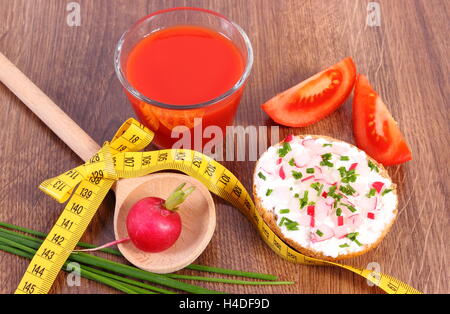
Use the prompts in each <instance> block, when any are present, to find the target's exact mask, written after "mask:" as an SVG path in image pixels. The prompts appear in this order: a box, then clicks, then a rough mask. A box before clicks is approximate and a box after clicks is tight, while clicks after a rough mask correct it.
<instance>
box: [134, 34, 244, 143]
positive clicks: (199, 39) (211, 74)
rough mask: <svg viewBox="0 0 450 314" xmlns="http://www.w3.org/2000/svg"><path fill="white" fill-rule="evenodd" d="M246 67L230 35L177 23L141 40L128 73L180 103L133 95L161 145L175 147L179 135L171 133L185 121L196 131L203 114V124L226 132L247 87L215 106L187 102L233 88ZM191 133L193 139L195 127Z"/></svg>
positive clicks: (150, 92) (141, 87)
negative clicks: (177, 24)
mask: <svg viewBox="0 0 450 314" xmlns="http://www.w3.org/2000/svg"><path fill="white" fill-rule="evenodd" d="M244 68H245V62H244V59H243V57H242V54H241V52H240V51H239V49H238V47H237V46H236V45H235V44H234V43H233V42H232V41H231V40H230V39H228V38H227V37H225V36H224V35H222V34H220V33H218V32H216V31H213V30H210V29H208V28H204V27H198V26H173V27H169V28H166V29H162V30H159V31H156V32H154V33H152V34H150V35H149V36H147V37H145V38H144V39H142V40H141V41H140V42H138V43H137V44H136V46H135V47H134V48H133V49H132V51H131V52H130V54H129V57H128V60H127V62H126V69H125V72H126V76H127V79H128V81H129V82H130V84H131V85H132V86H133V87H134V88H135V89H136V90H137V91H139V92H140V93H141V94H143V95H144V96H146V97H148V98H150V99H152V100H154V101H157V102H160V103H164V104H169V105H176V106H179V107H180V108H179V109H178V108H176V109H167V108H163V107H161V106H156V105H152V104H147V103H144V102H143V101H141V100H138V99H136V98H135V97H134V96H132V95H131V94H129V93H128V96H129V98H130V100H131V103H132V105H133V107H134V109H135V111H136V114H137V115H138V117H139V119H140V120H141V121H142V122H143V123H144V124H146V126H148V127H149V128H150V129H152V130H153V131H155V143H156V144H157V145H159V146H162V147H170V146H172V144H173V143H174V142H176V141H177V140H178V139H172V138H171V132H172V129H173V128H174V127H175V126H177V125H184V126H187V127H188V128H189V129H191V130H192V129H193V128H194V126H195V125H194V118H202V121H201V123H202V127H203V128H205V127H206V126H209V125H217V126H219V127H220V128H221V129H222V131H223V132H224V134H225V127H226V126H227V125H230V124H232V121H233V118H234V115H235V113H236V109H237V106H238V104H239V101H240V98H241V95H242V88H241V89H240V90H238V91H236V92H235V93H234V94H233V95H231V96H229V97H227V98H225V99H224V100H221V101H219V102H217V103H215V104H212V105H208V106H204V107H201V108H195V109H185V108H183V105H194V104H199V103H203V102H207V101H210V100H213V99H215V98H216V97H218V96H220V95H222V94H224V93H225V92H227V91H229V90H230V89H231V88H232V87H233V86H234V85H235V84H236V83H237V82H238V80H239V79H240V78H241V76H242V74H243V71H244ZM198 121H199V120H197V123H198ZM191 135H192V136H191V137H192V141H193V137H194V136H193V132H191ZM203 144H204V143H203ZM197 145H198V144H197ZM200 145H201V144H200ZM192 147H194V146H192Z"/></svg>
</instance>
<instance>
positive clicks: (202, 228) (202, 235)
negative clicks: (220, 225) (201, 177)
mask: <svg viewBox="0 0 450 314" xmlns="http://www.w3.org/2000/svg"><path fill="white" fill-rule="evenodd" d="M130 181H131V182H130ZM184 182H185V183H186V188H187V187H190V186H195V187H196V189H195V191H194V192H193V193H192V194H191V195H189V196H188V197H187V199H186V200H185V201H184V202H183V203H182V204H181V205H180V206H179V208H180V210H179V214H180V216H181V222H182V230H181V234H180V237H179V238H178V240H177V241H176V242H175V244H174V245H173V246H172V247H170V248H169V249H167V250H165V251H162V252H159V253H147V252H144V251H141V250H139V249H138V248H136V247H135V246H134V244H133V243H132V242H131V241H128V242H124V243H121V244H119V245H118V246H119V250H120V252H121V253H122V254H123V255H124V257H125V258H126V259H127V260H128V261H129V262H130V263H132V264H133V265H135V266H137V267H139V268H141V269H145V270H148V271H151V272H154V273H170V272H174V271H176V270H179V269H182V268H184V267H186V266H187V265H189V264H191V263H192V262H193V261H194V260H195V259H197V257H198V256H199V255H200V254H201V253H202V252H203V250H204V249H205V248H206V246H207V245H208V243H209V241H210V240H211V238H212V236H213V233H214V229H215V226H216V211H215V206H214V201H213V199H212V197H211V194H210V192H209V191H208V189H207V188H206V187H205V186H204V185H203V184H202V183H201V182H200V181H198V180H196V179H194V178H191V177H189V176H186V175H182V174H177V173H158V174H152V175H148V176H144V177H141V178H133V179H126V180H120V181H119V182H118V183H117V185H118V186H117V189H116V191H119V190H120V194H119V193H117V194H116V195H117V196H116V209H115V213H114V232H115V236H116V239H125V238H128V233H127V226H126V219H127V216H128V212H129V210H130V209H131V207H132V206H133V205H134V204H135V203H136V202H137V201H139V200H140V199H142V198H144V197H151V196H155V197H160V198H162V199H166V198H167V197H168V196H169V195H170V193H171V192H173V190H174V189H175V188H176V187H177V186H178V185H180V184H181V183H184Z"/></svg>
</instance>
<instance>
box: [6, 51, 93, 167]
mask: <svg viewBox="0 0 450 314" xmlns="http://www.w3.org/2000/svg"><path fill="white" fill-rule="evenodd" d="M0 81H1V82H2V83H3V84H5V85H6V87H8V88H9V89H10V90H11V91H12V92H13V93H14V94H15V95H16V96H17V97H18V98H19V99H20V100H21V101H22V102H23V103H24V104H25V105H26V106H27V107H28V108H30V110H31V111H33V112H34V113H35V114H36V115H37V116H38V117H39V119H41V120H42V121H43V122H44V123H45V124H46V125H47V126H48V127H49V128H50V129H51V130H52V131H53V132H55V134H56V135H57V136H58V137H59V138H60V139H61V140H62V141H63V142H64V143H66V144H67V145H68V146H69V147H70V148H71V149H72V150H73V151H74V152H75V153H76V154H77V155H78V156H80V157H81V158H82V159H83V160H88V159H89V158H91V157H92V155H94V154H95V152H97V151H98V150H99V149H100V146H99V145H98V144H97V143H96V142H95V141H94V140H93V139H92V138H91V137H90V136H89V135H88V134H87V133H86V132H84V131H83V129H82V128H80V127H79V126H78V125H77V124H76V123H75V122H74V121H73V120H72V119H71V118H70V117H69V116H68V115H67V114H65V113H64V111H62V110H61V109H60V108H59V107H58V106H57V105H56V104H55V103H54V102H53V101H52V100H51V99H50V98H49V97H48V96H47V95H45V94H44V92H42V91H41V90H40V89H39V87H37V86H36V85H35V84H34V83H33V82H32V81H30V79H28V77H26V76H25V75H24V74H23V73H22V72H21V71H20V70H19V69H18V68H17V67H16V66H15V65H14V64H12V63H11V61H9V60H8V59H7V58H6V57H5V56H4V55H3V54H2V53H0Z"/></svg>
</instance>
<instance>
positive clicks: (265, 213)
mask: <svg viewBox="0 0 450 314" xmlns="http://www.w3.org/2000/svg"><path fill="white" fill-rule="evenodd" d="M307 136H311V137H312V138H314V139H319V138H322V139H325V140H327V141H330V142H342V143H346V144H349V143H347V142H344V141H341V140H337V139H335V138H332V137H329V136H322V135H320V136H319V135H295V137H297V138H301V139H303V138H305V137H307ZM278 144H280V143H278ZM349 145H352V144H349ZM274 146H275V145H274ZM352 146H354V145H352ZM354 147H356V146H354ZM356 148H357V147H356ZM357 149H358V150H359V151H361V150H360V149H359V148H357ZM366 155H367V154H366ZM367 159H368V160H370V161H371V162H372V163H373V164H375V165H376V166H377V167H378V169H379V174H380V175H381V176H383V177H384V178H387V179H389V180H390V181H391V182H392V180H391V177H390V176H389V174H388V172H387V170H386V169H385V168H384V167H383V165H382V164H380V163H378V162H377V161H376V160H374V159H373V158H371V157H370V156H369V155H367ZM258 162H259V161H258ZM258 162H256V164H255V169H254V171H253V178H255V172H256V169H257V166H258ZM392 193H394V194H395V195H396V196H397V185H396V184H394V183H392ZM253 199H254V200H255V207H256V209H257V210H258V212H259V214H260V215H261V217H262V218H263V220H264V222H265V223H266V224H267V225H268V226H269V227H270V229H271V230H272V231H273V232H274V233H275V234H276V235H277V236H278V237H279V238H280V239H282V240H283V241H284V242H285V243H286V244H288V245H289V246H291V247H292V248H293V249H295V250H296V251H298V252H300V253H302V254H304V255H306V256H309V257H313V258H318V259H322V260H327V261H333V262H335V261H339V260H343V259H348V258H352V257H356V256H359V255H362V254H365V253H367V252H368V251H370V250H372V249H374V248H376V247H377V246H378V245H379V244H380V242H381V241H382V240H383V238H384V237H385V236H386V234H387V233H388V232H389V231H390V230H391V227H392V225H393V224H394V221H395V220H396V219H397V213H398V197H397V198H396V199H397V203H396V204H395V209H394V211H393V213H394V218H393V219H392V220H391V222H390V223H389V225H387V226H386V227H385V229H384V231H383V233H382V234H381V235H380V236H379V237H378V239H377V240H376V241H375V242H373V243H371V244H365V245H364V246H363V247H362V249H361V250H360V251H358V252H351V253H348V254H340V255H338V256H337V257H331V256H327V255H324V254H323V253H322V252H319V251H316V250H313V249H311V248H306V247H304V246H302V245H300V244H299V243H297V242H295V241H293V240H291V239H289V238H287V237H286V236H285V235H284V234H283V233H282V232H281V229H280V228H279V226H278V225H277V219H276V218H277V217H275V215H274V214H273V213H272V212H271V211H270V210H268V209H266V208H264V207H263V206H262V202H261V199H260V198H259V197H258V196H257V194H256V185H255V184H254V183H253Z"/></svg>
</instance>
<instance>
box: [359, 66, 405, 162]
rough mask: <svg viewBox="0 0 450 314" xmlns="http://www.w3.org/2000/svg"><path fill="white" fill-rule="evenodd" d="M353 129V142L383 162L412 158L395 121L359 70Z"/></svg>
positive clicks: (402, 160) (403, 160)
mask: <svg viewBox="0 0 450 314" xmlns="http://www.w3.org/2000/svg"><path fill="white" fill-rule="evenodd" d="M353 132H354V134H355V141H356V145H357V146H358V147H359V148H360V149H362V150H364V151H365V152H366V153H367V154H369V156H371V157H372V158H374V159H375V160H376V161H378V162H380V163H382V164H383V165H385V166H391V165H396V164H400V163H404V162H406V161H408V160H411V159H412V155H411V150H410V149H409V147H408V144H407V143H406V141H405V139H404V137H403V135H402V133H401V132H400V129H399V127H398V125H397V122H395V120H394V118H392V115H391V114H390V112H389V110H388V109H387V107H386V105H385V104H384V102H383V101H382V100H381V97H380V96H378V94H377V93H376V92H375V91H374V90H373V88H372V87H371V86H370V84H369V80H368V79H367V78H366V77H365V76H364V75H362V74H358V77H357V79H356V85H355V92H354V96H353Z"/></svg>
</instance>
